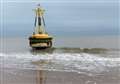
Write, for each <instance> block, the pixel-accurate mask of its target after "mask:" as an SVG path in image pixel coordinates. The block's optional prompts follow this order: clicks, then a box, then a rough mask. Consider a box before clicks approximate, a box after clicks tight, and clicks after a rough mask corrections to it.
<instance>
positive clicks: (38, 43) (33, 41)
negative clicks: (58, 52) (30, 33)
mask: <svg viewBox="0 0 120 84" xmlns="http://www.w3.org/2000/svg"><path fill="white" fill-rule="evenodd" d="M29 44H30V46H31V47H32V48H36V49H43V48H50V47H52V37H48V38H35V37H29Z"/></svg>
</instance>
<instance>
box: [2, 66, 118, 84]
mask: <svg viewBox="0 0 120 84" xmlns="http://www.w3.org/2000/svg"><path fill="white" fill-rule="evenodd" d="M0 76H1V78H0V81H1V84H119V83H120V75H119V72H116V73H112V72H111V73H109V74H108V73H104V75H102V74H101V75H96V76H92V75H91V76H90V75H87V74H82V73H81V74H78V73H75V72H58V71H36V70H22V69H8V68H1V69H0Z"/></svg>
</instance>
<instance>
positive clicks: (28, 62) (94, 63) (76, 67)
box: [0, 52, 120, 73]
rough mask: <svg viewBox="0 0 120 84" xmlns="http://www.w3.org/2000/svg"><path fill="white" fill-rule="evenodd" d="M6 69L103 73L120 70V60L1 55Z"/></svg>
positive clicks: (79, 55)
mask: <svg viewBox="0 0 120 84" xmlns="http://www.w3.org/2000/svg"><path fill="white" fill-rule="evenodd" d="M0 61H1V62H0V65H1V67H4V68H17V69H32V70H48V71H66V72H77V73H86V72H87V73H102V72H109V71H111V70H118V69H119V68H120V58H119V57H117V58H108V57H101V56H100V55H99V54H89V53H52V54H50V53H42V54H40V53H39V54H31V53H30V52H28V53H10V54H5V53H0Z"/></svg>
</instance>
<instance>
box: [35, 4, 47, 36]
mask: <svg viewBox="0 0 120 84" xmlns="http://www.w3.org/2000/svg"><path fill="white" fill-rule="evenodd" d="M44 12H45V10H44V9H43V8H42V7H41V6H40V4H38V7H37V8H36V9H35V13H36V16H35V34H45V21H44V17H43V15H44Z"/></svg>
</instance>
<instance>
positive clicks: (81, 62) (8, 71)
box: [0, 40, 120, 84]
mask: <svg viewBox="0 0 120 84" xmlns="http://www.w3.org/2000/svg"><path fill="white" fill-rule="evenodd" d="M17 41H18V42H19V43H18V44H20V43H21V42H20V41H19V40H17ZM5 44H6V45H5ZM8 44H14V43H12V42H10V43H8V42H6V43H4V45H3V48H2V49H1V52H0V72H1V78H3V79H1V81H2V82H3V83H2V84H40V83H37V82H36V75H38V73H40V72H39V71H42V72H43V73H45V74H44V76H45V77H47V80H46V83H45V84H119V83H120V81H119V80H120V50H119V49H108V48H69V47H66V48H65V47H61V48H58V47H55V48H51V49H45V50H32V49H30V48H29V47H28V48H27V47H26V46H22V45H23V44H21V45H17V43H16V44H15V45H14V46H13V45H8ZM7 45H8V46H7ZM6 47H8V48H7V49H6ZM15 47H17V48H16V50H15ZM23 47H25V48H23ZM11 48H12V49H13V50H12V49H11ZM22 49H23V50H22ZM2 50H3V52H2ZM37 72H38V73H37ZM15 79H16V80H15ZM43 84H44V83H43Z"/></svg>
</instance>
